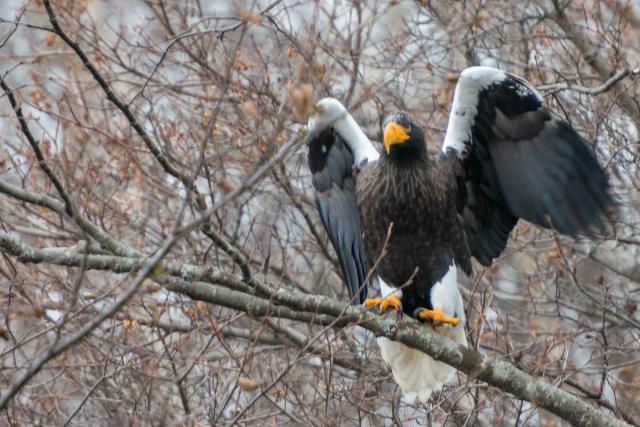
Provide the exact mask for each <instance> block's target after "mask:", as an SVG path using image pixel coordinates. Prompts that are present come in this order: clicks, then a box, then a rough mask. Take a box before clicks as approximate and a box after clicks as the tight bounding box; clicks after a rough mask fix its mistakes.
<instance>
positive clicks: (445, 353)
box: [0, 233, 627, 427]
mask: <svg viewBox="0 0 640 427" xmlns="http://www.w3.org/2000/svg"><path fill="white" fill-rule="evenodd" d="M0 238H1V240H0V250H2V251H3V252H5V253H7V254H10V255H13V256H15V257H17V258H18V259H19V260H20V261H22V262H25V263H30V262H43V261H45V260H47V262H52V260H53V259H52V258H51V257H50V256H49V255H50V254H51V253H53V252H55V251H56V250H57V248H56V249H48V250H38V249H33V248H29V247H27V246H25V245H23V244H21V243H18V242H16V241H15V239H13V238H12V237H11V236H9V235H7V234H6V233H0ZM11 241H13V242H11ZM10 243H11V244H10ZM168 247H169V246H168V244H167V243H165V245H164V246H163V248H162V249H163V250H165V249H167V248H168ZM158 253H159V252H158ZM57 257H58V258H55V259H56V260H57V261H58V262H60V263H64V264H63V265H72V264H74V259H75V258H74V257H73V256H66V257H65V256H60V255H59V254H58V255H57ZM93 257H99V256H94V255H88V256H87V257H86V259H85V261H86V262H85V266H86V268H96V267H98V266H101V267H102V268H103V269H106V270H111V271H122V270H123V268H124V265H123V264H122V263H121V262H118V263H114V264H113V265H109V263H108V262H107V260H105V259H101V261H100V262H96V263H94V262H93V261H92V258H93ZM160 259H161V258H158V255H157V254H156V256H154V258H153V260H155V262H154V264H153V265H154V267H155V265H156V264H157V263H158V262H159V261H160ZM153 260H152V261H153ZM77 261H80V260H77ZM114 261H115V260H114ZM133 262H139V261H137V260H133ZM77 265H80V264H77ZM150 265H151V263H150V262H147V263H145V264H144V268H143V270H142V271H141V273H140V274H139V275H138V276H137V277H138V279H137V280H136V282H138V280H140V277H141V274H142V273H145V274H149V273H150V272H151V271H153V268H150V267H149V266H150ZM142 277H143V278H144V276H142ZM167 280H168V287H169V289H170V290H172V291H175V292H180V293H183V294H185V295H188V296H190V297H191V298H193V299H197V300H201V301H206V302H209V303H212V304H218V305H222V306H225V307H229V308H234V309H236V310H240V311H244V312H247V313H249V314H251V315H253V316H256V317H262V316H276V317H283V318H288V319H293V320H302V321H306V322H309V321H310V322H313V323H317V324H322V325H328V324H332V323H335V325H336V326H341V327H344V326H347V325H350V324H357V325H360V326H362V327H363V328H365V329H367V330H369V331H371V332H373V333H374V334H375V335H376V336H386V337H389V338H392V339H394V340H396V341H399V342H402V343H404V344H406V345H407V346H409V347H413V348H417V349H419V350H421V351H423V352H425V353H427V354H429V355H430V356H432V357H433V358H435V359H436V360H440V361H443V362H444V363H447V364H448V365H450V366H453V367H454V368H456V369H458V370H460V371H461V372H464V373H465V374H467V375H468V376H470V377H471V378H477V379H479V380H482V381H485V382H487V383H488V384H490V385H492V386H494V387H497V388H499V389H500V390H503V391H505V392H508V393H511V394H513V395H514V396H516V397H517V398H519V399H523V400H526V401H529V402H531V403H533V404H535V405H537V406H538V407H541V408H544V409H546V410H548V411H550V412H552V413H554V414H556V415H558V416H560V417H562V418H564V419H565V420H567V421H569V422H571V423H573V424H575V425H580V426H594V427H595V426H603V425H607V426H625V425H627V424H626V423H625V422H624V421H621V420H619V419H616V418H615V417H614V416H612V415H610V414H608V413H605V412H604V411H602V410H598V409H596V408H594V407H593V406H591V405H590V404H588V403H586V402H585V401H583V400H581V399H580V398H578V397H576V396H574V395H572V394H570V393H568V392H567V391H564V390H562V389H560V388H558V387H555V386H553V385H550V384H548V383H546V382H544V381H542V380H537V379H535V378H533V377H531V376H530V375H528V374H526V373H525V372H523V371H521V370H519V369H518V368H516V367H515V366H513V365H512V364H510V363H508V362H506V361H502V360H495V359H491V358H489V357H486V356H484V355H482V354H480V353H478V352H476V351H474V350H473V349H470V348H466V347H462V346H459V345H457V344H456V343H454V342H453V341H451V340H449V339H447V338H444V337H442V336H441V335H438V334H435V333H433V332H432V331H431V330H429V329H428V328H424V327H420V326H419V325H417V324H416V323H414V322H407V321H397V320H394V319H391V318H384V317H380V316H377V315H375V314H373V313H371V312H369V311H366V310H363V309H361V308H359V307H354V306H349V305H346V304H344V303H341V302H338V301H335V300H332V299H330V298H327V297H323V296H318V295H314V296H307V295H303V294H299V293H295V292H289V291H286V290H284V289H278V290H277V291H273V293H272V295H271V300H266V299H263V298H260V297H257V296H254V295H249V294H247V293H244V292H240V291H236V290H233V289H228V288H226V287H224V286H219V285H212V284H207V283H203V282H193V283H191V282H188V281H186V280H183V279H180V278H177V277H169V278H168V279H167ZM234 281H237V282H240V283H242V279H241V278H239V277H237V278H235V279H234V278H233V277H225V278H224V280H221V281H220V283H223V284H224V285H225V286H226V285H228V284H230V283H232V282H234ZM245 286H247V287H250V286H249V284H245ZM263 286H268V285H266V284H264V285H263ZM111 314H112V313H111ZM65 348H66V347H65ZM5 403H6V402H5Z"/></svg>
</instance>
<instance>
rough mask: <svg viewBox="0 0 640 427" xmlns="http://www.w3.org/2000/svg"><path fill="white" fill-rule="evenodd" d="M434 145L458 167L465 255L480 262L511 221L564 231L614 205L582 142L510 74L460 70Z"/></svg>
mask: <svg viewBox="0 0 640 427" xmlns="http://www.w3.org/2000/svg"><path fill="white" fill-rule="evenodd" d="M442 150H443V152H444V154H445V156H453V155H455V156H457V157H458V159H459V160H460V163H461V165H462V173H461V176H460V180H461V182H464V184H463V185H460V186H459V190H460V192H461V194H460V195H461V200H462V204H461V205H460V209H461V214H462V216H463V220H464V224H465V231H466V234H467V238H468V242H469V249H470V250H471V254H472V255H473V256H474V257H475V258H476V259H478V261H480V262H481V263H482V264H484V265H488V264H490V263H491V261H492V259H493V258H496V257H497V256H498V255H500V253H501V252H502V250H503V249H504V247H505V245H506V242H507V238H508V236H509V232H510V231H511V229H512V228H513V226H514V225H515V223H516V221H517V220H518V218H523V219H525V220H527V221H530V222H532V223H534V224H537V225H541V226H544V227H553V228H555V229H557V230H558V231H559V232H561V233H563V234H567V235H570V236H576V235H577V234H580V233H589V232H593V231H596V230H603V229H604V228H605V227H606V224H607V223H608V215H609V212H610V211H611V209H610V208H611V207H612V206H613V204H614V203H613V200H612V199H611V197H610V195H609V193H608V183H607V180H606V177H605V174H604V171H603V170H602V168H601V167H600V165H599V164H598V162H597V161H596V159H595V158H594V156H593V155H592V154H591V152H590V151H589V148H588V147H587V145H586V141H584V139H583V138H582V137H580V135H578V133H576V131H575V130H574V129H573V128H572V127H571V126H570V125H569V124H568V123H566V122H565V121H563V120H561V119H560V118H559V117H557V116H556V115H555V114H554V113H552V112H551V111H550V110H549V109H548V108H547V107H545V106H544V105H543V99H542V97H541V96H540V94H539V93H538V92H537V91H536V90H535V88H533V87H532V86H531V85H530V84H528V83H527V82H526V81H525V80H523V79H521V78H519V77H517V76H514V75H512V74H509V73H506V72H503V71H500V70H497V69H494V68H489V67H472V68H468V69H466V70H464V71H463V72H462V74H461V75H460V80H459V81H458V85H457V86H456V92H455V96H454V100H453V107H452V111H451V116H450V118H449V126H448V128H447V134H446V137H445V141H444V145H443V147H442Z"/></svg>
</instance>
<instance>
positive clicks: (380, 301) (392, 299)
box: [364, 294, 402, 311]
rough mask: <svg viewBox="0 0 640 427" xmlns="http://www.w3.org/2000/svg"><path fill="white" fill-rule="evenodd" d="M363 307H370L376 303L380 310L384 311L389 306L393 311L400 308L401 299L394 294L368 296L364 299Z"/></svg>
mask: <svg viewBox="0 0 640 427" xmlns="http://www.w3.org/2000/svg"><path fill="white" fill-rule="evenodd" d="M364 305H365V307H371V306H374V305H377V306H379V307H380V310H383V311H386V310H387V309H388V308H389V307H391V308H393V309H394V310H395V311H400V309H401V308H402V301H400V298H398V297H397V296H395V294H391V295H389V296H388V297H386V298H368V299H366V300H365V301H364Z"/></svg>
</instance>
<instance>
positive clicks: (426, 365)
mask: <svg viewBox="0 0 640 427" xmlns="http://www.w3.org/2000/svg"><path fill="white" fill-rule="evenodd" d="M438 333H441V334H442V335H445V336H448V337H449V338H451V339H453V340H454V341H455V342H457V343H459V344H463V345H465V346H466V345H467V338H466V336H465V333H464V327H463V326H455V327H449V326H444V327H442V328H439V330H438ZM377 341H378V346H379V347H380V354H381V355H382V359H383V360H384V361H385V362H387V364H388V365H389V366H390V367H391V372H392V373H393V378H394V379H395V381H396V383H398V385H399V386H400V389H401V390H402V393H403V394H404V397H405V400H406V401H407V402H409V403H414V402H416V401H418V402H420V403H425V402H427V401H428V400H429V398H430V397H431V393H433V392H434V391H437V390H438V389H440V388H441V387H442V386H443V385H444V384H447V383H448V382H449V381H451V379H452V378H453V375H454V374H455V372H456V370H455V368H452V367H451V366H449V365H447V364H445V363H442V362H438V361H437V360H434V359H433V358H432V357H431V356H428V355H426V354H425V353H423V352H421V351H419V350H416V349H414V348H411V347H407V346H406V345H404V344H402V343H400V342H397V341H392V340H390V339H389V338H385V337H380V338H378V339H377Z"/></svg>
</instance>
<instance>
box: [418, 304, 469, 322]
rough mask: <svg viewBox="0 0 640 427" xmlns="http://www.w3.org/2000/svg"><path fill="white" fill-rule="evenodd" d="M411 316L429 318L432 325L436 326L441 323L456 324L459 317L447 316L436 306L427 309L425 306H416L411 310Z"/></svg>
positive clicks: (420, 318)
mask: <svg viewBox="0 0 640 427" xmlns="http://www.w3.org/2000/svg"><path fill="white" fill-rule="evenodd" d="M413 317H415V318H416V319H419V320H431V323H433V325H434V326H438V325H440V324H442V323H446V324H448V325H453V326H456V325H457V324H458V323H460V318H459V317H449V316H447V315H446V314H444V312H443V311H442V309H441V308H439V307H436V308H435V310H428V309H426V308H422V307H418V308H416V310H415V311H414V312H413Z"/></svg>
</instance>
